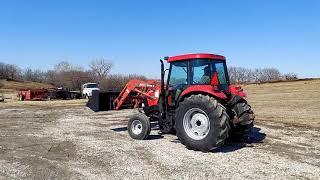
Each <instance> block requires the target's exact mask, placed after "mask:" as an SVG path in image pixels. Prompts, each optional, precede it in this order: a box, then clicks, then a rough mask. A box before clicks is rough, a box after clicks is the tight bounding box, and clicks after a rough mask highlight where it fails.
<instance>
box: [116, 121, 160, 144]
mask: <svg viewBox="0 0 320 180" xmlns="http://www.w3.org/2000/svg"><path fill="white" fill-rule="evenodd" d="M150 125H151V130H152V131H154V130H158V131H159V130H160V129H159V126H158V123H156V122H151V123H150ZM111 130H112V131H115V132H122V131H127V130H128V128H127V127H119V128H112V129H111ZM162 138H163V135H160V134H159V135H154V134H150V135H149V136H148V138H147V139H146V140H156V139H162Z"/></svg>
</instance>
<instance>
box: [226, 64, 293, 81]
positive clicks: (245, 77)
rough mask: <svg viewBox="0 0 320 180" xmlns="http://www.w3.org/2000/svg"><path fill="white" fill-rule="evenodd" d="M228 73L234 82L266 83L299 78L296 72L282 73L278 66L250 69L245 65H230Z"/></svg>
mask: <svg viewBox="0 0 320 180" xmlns="http://www.w3.org/2000/svg"><path fill="white" fill-rule="evenodd" d="M228 74H229V79H230V82H231V83H232V84H247V83H264V82H273V81H281V80H284V81H290V80H296V79H298V75H297V74H296V73H286V74H282V73H281V72H280V71H279V70H278V69H276V68H260V69H249V68H244V67H228Z"/></svg>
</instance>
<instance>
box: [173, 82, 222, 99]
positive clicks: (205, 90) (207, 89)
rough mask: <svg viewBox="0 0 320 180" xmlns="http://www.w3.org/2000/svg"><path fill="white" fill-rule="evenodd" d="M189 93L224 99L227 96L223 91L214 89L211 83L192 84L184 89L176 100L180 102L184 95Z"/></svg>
mask: <svg viewBox="0 0 320 180" xmlns="http://www.w3.org/2000/svg"><path fill="white" fill-rule="evenodd" d="M191 94H204V95H209V96H213V97H216V98H217V99H221V100H224V101H226V100H227V96H226V95H225V93H223V92H221V91H218V90H215V88H214V87H212V86H211V85H194V86H190V87H188V88H187V89H185V90H184V91H183V92H182V93H181V94H180V96H179V99H178V102H180V101H181V100H182V99H183V98H184V97H186V96H190V95H191Z"/></svg>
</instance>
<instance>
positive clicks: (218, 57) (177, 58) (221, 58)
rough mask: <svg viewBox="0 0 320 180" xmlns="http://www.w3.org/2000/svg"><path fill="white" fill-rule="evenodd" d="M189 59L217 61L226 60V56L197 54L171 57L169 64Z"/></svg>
mask: <svg viewBox="0 0 320 180" xmlns="http://www.w3.org/2000/svg"><path fill="white" fill-rule="evenodd" d="M188 59H215V60H226V58H225V57H224V56H221V55H217V54H207V53H197V54H184V55H179V56H172V57H169V59H168V62H169V63H170V62H174V61H183V60H188Z"/></svg>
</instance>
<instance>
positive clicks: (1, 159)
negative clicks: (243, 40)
mask: <svg viewBox="0 0 320 180" xmlns="http://www.w3.org/2000/svg"><path fill="white" fill-rule="evenodd" d="M319 87H320V80H312V81H297V82H282V83H270V84H261V85H255V84H251V85H247V86H244V89H245V91H247V93H248V97H249V98H248V101H249V103H250V104H251V106H252V107H253V109H254V112H255V114H256V120H255V124H256V125H255V127H254V129H253V132H252V133H251V139H252V141H251V142H250V143H247V144H244V143H241V142H227V143H226V145H225V146H224V147H223V148H222V149H220V150H219V151H217V152H214V153H202V152H195V151H191V150H188V149H186V148H185V146H183V145H182V144H181V143H180V142H179V140H178V139H177V137H176V136H174V135H165V136H161V135H158V134H157V132H158V130H157V128H156V127H154V128H153V130H152V132H151V136H150V138H149V139H148V140H145V141H135V140H133V139H131V138H130V137H129V136H128V134H127V131H126V126H127V120H128V117H129V116H130V115H131V114H132V113H135V112H136V110H121V111H107V112H98V113H94V112H92V111H91V110H90V109H88V108H86V107H85V103H86V100H67V101H28V102H27V101H25V102H19V101H16V100H15V99H8V100H7V102H6V103H0V179H132V178H134V179H226V178H227V179H229V178H231V179H319V174H320V135H319V132H320V114H319V112H318V109H319V108H320V100H319V98H318V97H319V95H320V91H319Z"/></svg>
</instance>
